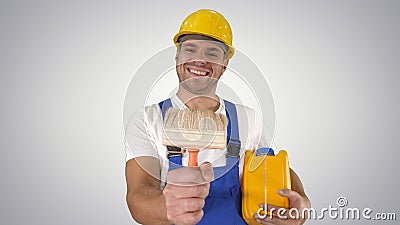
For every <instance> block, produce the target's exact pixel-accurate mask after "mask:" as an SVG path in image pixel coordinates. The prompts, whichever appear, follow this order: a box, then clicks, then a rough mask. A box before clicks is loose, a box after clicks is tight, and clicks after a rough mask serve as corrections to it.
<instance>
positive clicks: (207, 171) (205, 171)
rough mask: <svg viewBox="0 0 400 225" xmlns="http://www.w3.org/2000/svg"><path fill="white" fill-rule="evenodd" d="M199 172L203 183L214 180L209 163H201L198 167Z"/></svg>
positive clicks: (212, 170)
mask: <svg viewBox="0 0 400 225" xmlns="http://www.w3.org/2000/svg"><path fill="white" fill-rule="evenodd" d="M200 172H201V175H202V177H203V181H204V182H211V181H213V180H214V169H213V167H212V164H211V163H209V162H205V163H202V164H201V165H200Z"/></svg>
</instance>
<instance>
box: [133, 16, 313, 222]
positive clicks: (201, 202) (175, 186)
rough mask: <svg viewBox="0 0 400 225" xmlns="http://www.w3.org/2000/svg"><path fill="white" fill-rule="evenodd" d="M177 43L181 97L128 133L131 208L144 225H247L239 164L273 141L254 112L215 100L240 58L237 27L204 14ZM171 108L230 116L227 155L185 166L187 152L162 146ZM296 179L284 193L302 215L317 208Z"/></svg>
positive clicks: (206, 154) (187, 24) (156, 108)
mask: <svg viewBox="0 0 400 225" xmlns="http://www.w3.org/2000/svg"><path fill="white" fill-rule="evenodd" d="M174 42H175V44H176V46H177V52H176V57H175V59H176V71H177V74H178V78H179V82H180V83H179V88H178V92H177V93H176V95H174V96H173V97H171V99H168V100H165V101H163V102H161V103H160V104H155V105H152V106H148V107H145V108H144V109H141V110H139V111H138V113H137V114H135V115H134V117H133V118H132V120H131V121H130V122H129V124H128V127H127V130H126V140H127V144H128V147H127V162H126V181H127V186H128V192H127V196H126V200H127V203H128V207H129V209H130V212H131V214H132V216H133V218H134V219H135V220H136V221H137V222H139V223H142V224H178V225H184V224H197V223H199V224H245V222H244V220H243V219H242V218H241V209H240V206H241V191H240V179H241V176H242V168H243V159H242V158H241V159H239V157H240V156H241V155H242V154H243V153H244V151H245V150H246V149H256V148H259V147H265V146H269V145H271V142H270V141H269V140H267V138H266V134H265V130H263V129H262V125H260V124H262V121H261V120H260V118H258V117H257V115H256V113H255V112H254V110H252V109H249V108H247V107H244V106H242V105H235V104H232V103H230V102H228V101H225V100H223V99H221V98H220V97H219V96H217V95H216V87H217V83H218V80H219V79H220V77H221V76H222V74H223V73H224V71H225V70H226V68H227V65H228V62H229V59H230V58H231V57H232V56H233V54H234V48H233V46H232V32H231V28H230V25H229V23H228V22H227V21H226V19H225V18H224V17H223V16H222V15H221V14H220V13H218V12H216V11H213V10H199V11H196V12H194V13H192V14H191V15H189V16H188V17H187V18H186V19H185V21H184V22H183V23H182V25H181V28H180V31H179V32H178V33H177V34H176V35H175V37H174ZM169 107H176V108H185V107H187V108H191V109H207V110H212V111H214V112H216V113H222V114H226V115H227V117H229V124H230V129H231V130H229V129H228V133H230V134H229V135H228V140H229V142H228V148H227V151H221V150H215V149H207V150H203V151H200V153H199V164H200V166H199V167H185V166H187V161H188V159H187V158H188V153H187V152H184V151H182V150H181V149H177V148H171V147H168V148H167V147H165V146H163V145H162V143H161V141H162V123H163V116H164V113H165V111H166V109H168V108H169ZM235 124H236V125H235ZM239 128H240V129H239ZM235 131H236V132H235ZM235 136H238V137H235ZM236 139H237V140H236ZM239 139H240V141H239ZM229 145H231V146H229ZM232 146H233V147H232ZM231 147H232V148H231ZM235 147H236V148H235ZM232 149H237V150H240V151H236V152H235V151H233V150H232ZM225 156H226V157H225ZM229 157H231V158H233V160H228V158H229ZM231 158H229V159H231ZM230 162H233V163H230ZM218 171H223V172H218ZM291 179H292V189H293V190H281V191H280V192H279V194H280V195H282V196H284V197H287V198H288V199H289V202H290V208H297V209H299V210H300V211H301V210H302V209H303V208H306V207H310V201H309V200H308V198H307V196H306V195H305V193H304V190H303V187H302V184H301V182H300V180H299V178H298V176H297V175H296V174H295V173H294V172H293V171H291ZM255 217H256V218H257V220H258V221H259V222H260V223H261V224H302V223H304V220H301V219H288V220H283V219H279V218H276V217H274V218H272V219H271V218H269V217H266V218H258V217H257V215H255Z"/></svg>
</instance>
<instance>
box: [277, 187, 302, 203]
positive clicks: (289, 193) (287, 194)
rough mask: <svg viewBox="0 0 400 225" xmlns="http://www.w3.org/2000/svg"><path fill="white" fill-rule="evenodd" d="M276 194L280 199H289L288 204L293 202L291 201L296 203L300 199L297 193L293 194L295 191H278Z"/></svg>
mask: <svg viewBox="0 0 400 225" xmlns="http://www.w3.org/2000/svg"><path fill="white" fill-rule="evenodd" d="M278 194H279V195H280V196H282V197H286V198H288V199H289V202H293V201H296V200H298V199H300V198H301V196H300V194H299V193H297V192H295V191H292V190H290V189H281V190H278Z"/></svg>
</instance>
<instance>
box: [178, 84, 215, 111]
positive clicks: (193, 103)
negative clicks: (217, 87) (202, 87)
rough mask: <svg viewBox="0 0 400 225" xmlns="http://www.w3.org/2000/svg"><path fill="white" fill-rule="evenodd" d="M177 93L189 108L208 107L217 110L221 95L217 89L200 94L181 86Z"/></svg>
mask: <svg viewBox="0 0 400 225" xmlns="http://www.w3.org/2000/svg"><path fill="white" fill-rule="evenodd" d="M176 95H177V96H178V98H179V99H180V100H181V101H182V102H183V103H184V104H185V105H186V106H187V107H188V108H189V109H207V110H211V111H214V112H215V111H217V110H218V108H219V104H220V103H219V97H218V96H217V95H216V94H215V91H210V92H209V93H206V94H201V95H200V94H195V93H192V92H189V91H187V90H186V89H185V88H182V87H179V89H178V92H177V93H176Z"/></svg>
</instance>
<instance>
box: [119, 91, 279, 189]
mask: <svg viewBox="0 0 400 225" xmlns="http://www.w3.org/2000/svg"><path fill="white" fill-rule="evenodd" d="M219 102H220V104H219V108H218V110H217V111H216V113H221V114H224V115H226V112H225V104H224V101H223V99H221V98H220V99H219ZM171 103H172V107H174V108H179V109H181V108H186V106H185V104H184V103H183V102H182V101H181V100H180V99H179V98H178V97H177V96H176V95H174V96H172V97H171ZM236 111H237V118H238V127H239V138H240V141H241V149H240V156H241V160H240V162H239V176H240V177H241V176H242V171H243V161H244V160H243V159H244V157H243V155H244V152H245V150H253V149H257V148H261V147H272V148H273V149H274V150H275V149H276V148H275V147H274V146H273V143H272V135H270V134H268V132H267V131H266V129H264V128H263V122H262V120H261V118H260V117H259V116H258V115H257V113H256V112H255V111H254V110H253V109H251V108H249V107H247V106H243V105H236ZM162 127H163V118H162V113H161V109H160V106H159V105H158V104H153V105H150V106H146V107H144V108H142V109H140V110H138V111H137V112H136V113H135V114H134V115H133V116H132V118H131V120H130V121H129V123H128V125H127V128H126V133H125V138H126V140H125V144H126V161H128V160H130V159H132V158H136V157H140V156H151V157H155V158H157V159H159V160H160V166H161V180H162V181H163V182H161V183H162V184H161V186H164V184H165V182H164V181H165V179H166V176H167V172H168V167H169V163H168V158H167V148H166V147H165V146H164V145H163V144H162ZM225 154H226V149H225V150H220V149H206V150H202V151H200V152H199V154H198V162H199V165H200V164H201V163H203V162H211V163H212V164H213V167H220V166H225V164H226V157H225ZM188 157H189V154H188V152H186V153H184V154H183V157H182V165H183V166H187V164H188Z"/></svg>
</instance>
